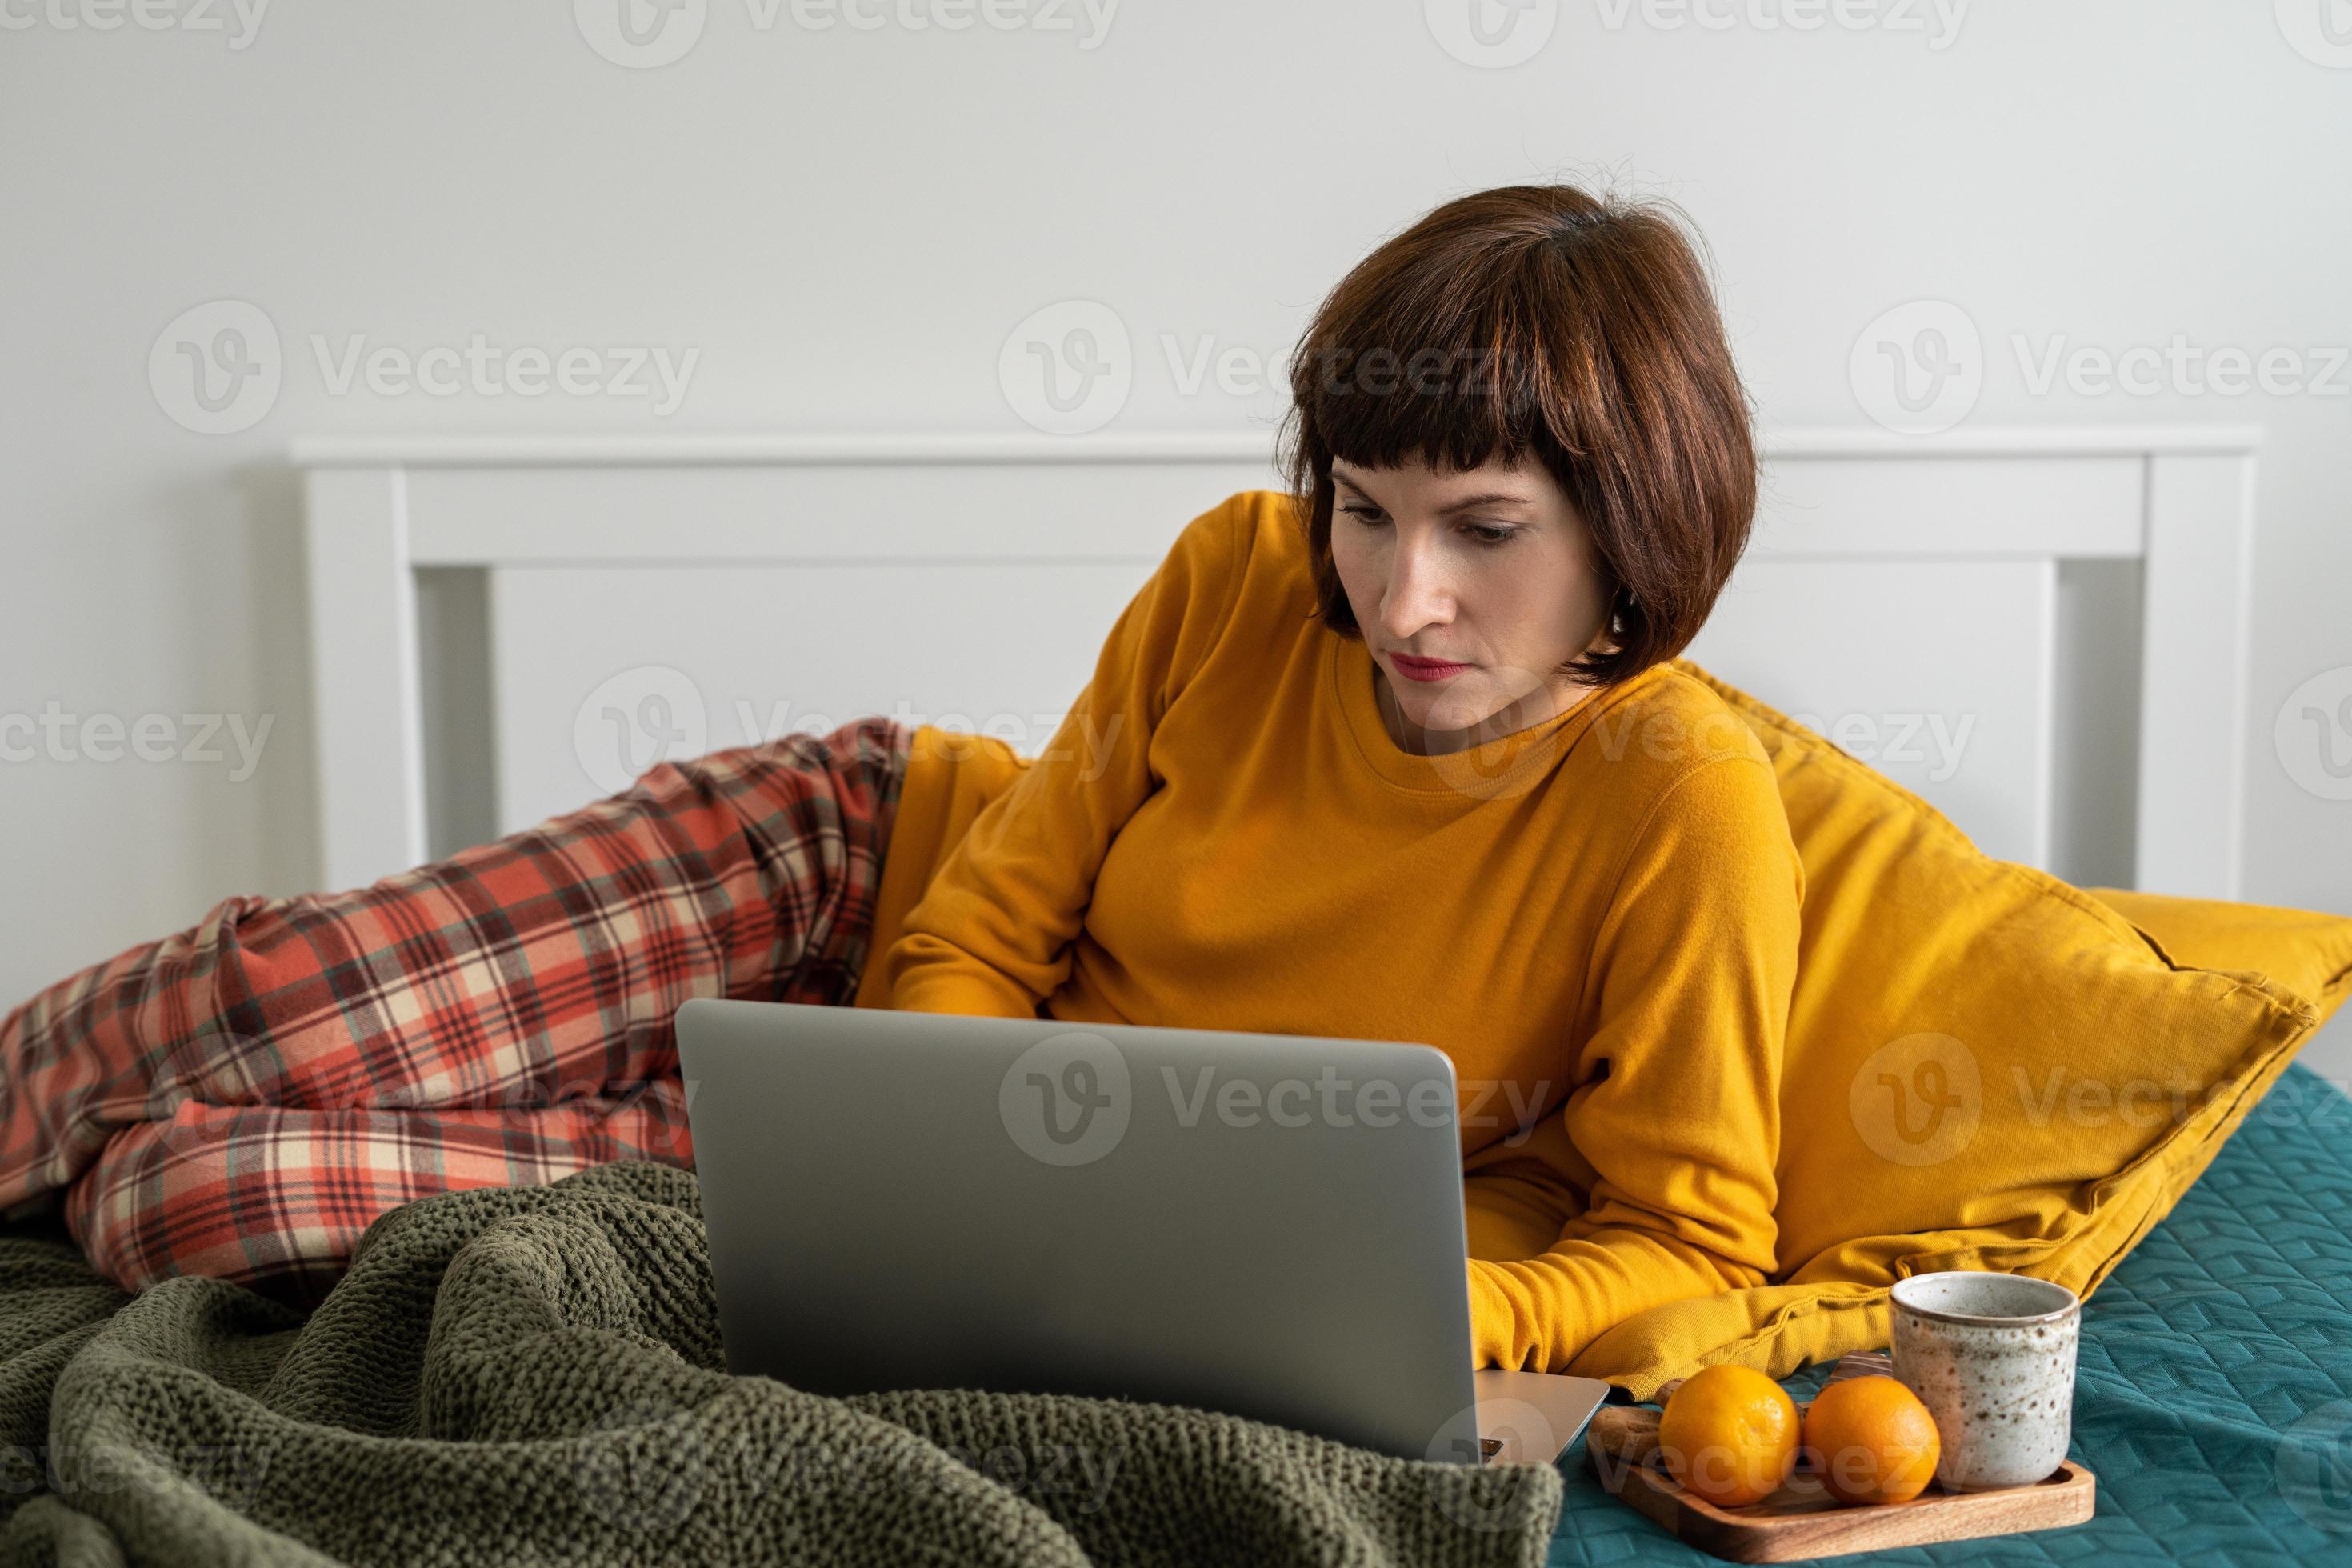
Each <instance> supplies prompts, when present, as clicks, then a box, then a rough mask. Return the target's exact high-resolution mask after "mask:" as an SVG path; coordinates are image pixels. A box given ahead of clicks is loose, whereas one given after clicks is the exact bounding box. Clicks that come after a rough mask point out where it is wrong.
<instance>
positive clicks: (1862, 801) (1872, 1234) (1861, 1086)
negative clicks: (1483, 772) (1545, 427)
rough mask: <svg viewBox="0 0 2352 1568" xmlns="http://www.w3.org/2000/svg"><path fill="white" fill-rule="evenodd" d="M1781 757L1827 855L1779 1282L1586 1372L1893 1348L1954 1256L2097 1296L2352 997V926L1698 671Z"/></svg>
mask: <svg viewBox="0 0 2352 1568" xmlns="http://www.w3.org/2000/svg"><path fill="white" fill-rule="evenodd" d="M1677 663H1678V664H1680V665H1681V666H1682V667H1683V668H1685V670H1686V671H1688V673H1690V674H1691V675H1693V676H1696V677H1697V678H1698V679H1703V680H1706V682H1707V683H1708V684H1709V685H1710V686H1712V687H1714V688H1715V689H1716V690H1717V692H1718V693H1720V694H1721V695H1722V697H1723V698H1724V700H1726V701H1727V702H1728V703H1730V704H1731V705H1732V707H1733V708H1734V709H1735V710H1738V712H1739V713H1741V714H1742V716H1743V717H1745V718H1746V719H1747V721H1748V724H1749V726H1750V727H1751V728H1752V729H1754V730H1755V731H1756V732H1757V734H1758V736H1759V739H1761V740H1762V742H1763V743H1764V746H1765V748H1766V750H1767V751H1768V752H1769V753H1770V754H1771V757H1772V763H1773V768H1774V771H1775V772H1776V773H1777V774H1778V775H1779V778H1780V798H1781V803H1782V805H1783V806H1784V807H1785V808H1786V809H1787V811H1788V814H1789V825H1790V829H1791V831H1792V833H1793V835H1794V837H1795V839H1796V843H1797V848H1798V852H1799V854H1800V856H1801V858H1802V859H1803V861H1804V866H1805V878H1806V883H1805V907H1804V934H1803V938H1802V946H1801V950H1800V955H1799V960H1798V974H1797V985H1796V993H1795V995H1794V997H1793V999H1792V1001H1791V1004H1790V1026H1789V1040H1788V1058H1787V1067H1786V1076H1785V1078H1784V1080H1783V1088H1782V1093H1781V1152H1780V1167H1779V1174H1780V1203H1779V1207H1778V1209H1777V1210H1776V1214H1777V1216H1778V1218H1779V1220H1780V1270H1779V1272H1778V1273H1776V1275H1775V1276H1774V1279H1775V1283H1773V1284H1771V1285H1768V1286H1764V1287H1761V1288H1759V1289H1752V1290H1738V1291H1731V1292H1727V1293H1726V1294H1724V1295H1721V1296H1717V1297H1712V1298H1708V1299H1706V1300H1698V1301H1687V1302H1677V1303H1675V1304H1673V1305H1671V1306H1667V1307H1662V1308H1658V1309H1656V1310H1653V1311H1650V1312H1646V1313H1643V1315H1641V1316H1640V1317H1637V1318H1634V1319H1633V1320H1631V1321H1627V1322H1625V1323H1622V1324H1620V1325H1618V1326H1617V1327H1616V1328H1615V1329H1612V1331H1610V1332H1608V1333H1607V1334H1604V1335H1602V1336H1601V1338H1600V1339H1599V1340H1597V1341H1595V1342H1593V1343H1592V1344H1591V1345H1589V1346H1588V1347H1586V1349H1585V1351H1584V1352H1583V1354H1582V1355H1580V1357H1579V1358H1578V1360H1577V1362H1576V1363H1574V1366H1573V1368H1572V1370H1574V1371H1576V1372H1579V1373H1585V1374H1586V1375H1589V1376H1595V1377H1605V1378H1608V1379H1610V1380H1611V1381H1612V1382H1617V1383H1620V1384H1624V1385H1625V1386H1626V1387H1627V1388H1629V1389H1630V1390H1631V1391H1632V1392H1633V1394H1634V1396H1635V1397H1637V1398H1649V1397H1651V1396H1652V1395H1653V1394H1655V1392H1656V1390H1657V1388H1658V1385H1659V1384H1663V1383H1664V1382H1665V1381H1667V1380H1668V1379H1670V1378H1675V1377H1680V1376H1684V1375H1686V1374H1688V1373H1691V1372H1694V1371H1696V1369H1697V1368H1698V1367H1700V1366H1703V1365H1708V1364H1712V1363H1717V1362H1736V1363H1740V1364H1743V1365H1748V1366H1753V1367H1757V1368H1759V1369H1760V1370H1762V1371H1765V1372H1769V1373H1771V1374H1773V1375H1774V1376H1782V1375H1785V1374H1787V1373H1790V1372H1793V1371H1794V1370H1796V1369H1797V1368H1798V1367H1800V1366H1802V1365H1804V1364H1806V1363H1810V1362H1816V1361H1825V1360H1829V1359H1832V1358H1834V1357H1836V1356H1839V1355H1842V1354H1843V1353H1844V1352H1847V1351H1850V1350H1868V1349H1874V1348H1877V1347H1881V1346H1884V1345H1885V1343H1886V1342H1887V1337H1888V1327H1887V1316H1886V1287H1887V1286H1888V1285H1890V1284H1892V1283H1893V1282H1894V1281H1895V1279H1901V1278H1904V1277H1905V1276H1906V1275H1910V1274H1916V1273H1926V1272H1928V1271H1930V1270H1934V1269H1939V1268H1990V1269H2000V1270H2004V1271H2008V1272H2012V1273H2020V1274H2031V1275H2034V1276H2037V1277H2040V1278H2042V1279H2054V1280H2057V1281H2059V1282H2060V1283H2062V1284H2064V1285H2066V1286H2068V1287H2070V1288H2072V1289H2074V1290H2076V1291H2078V1292H2081V1293H2083V1294H2084V1295H2085V1296H2087V1295H2089V1294H2090V1293H2091V1292H2092V1291H2093V1290H2094V1289H2095V1288H2096V1287H2097V1286H2098V1284H2099V1283H2100V1282H2101V1281H2102V1280H2104V1279H2105V1278H2106V1276H2107V1274H2108V1271H2109V1270H2111V1269H2112V1268H2114V1267H2115V1265H2116V1262H2117V1261H2119V1260H2120V1259H2121V1258H2123V1257H2124V1255H2125V1254H2126V1252H2128V1251H2129V1250H2130V1249H2131V1248H2132V1247H2133V1246H2135V1245H2136V1244H2137V1242H2138V1241H2139V1239H2140V1237H2143V1236H2145V1235H2147V1232H2148V1230H2149V1229H2150V1227H2152V1226H2154V1225H2155V1224H2156V1223H2157V1222H2158V1220H2160V1219H2162V1218H2163V1217H2164V1215H2166V1214H2167V1213H2168V1212H2169V1211H2170V1209H2171V1207H2172V1205H2173V1204H2174V1203H2175V1202H2177V1201H2178V1200H2179V1196H2180V1194H2182V1193H2183V1192H2185V1191H2187V1190H2188V1188H2189V1184H2190V1183H2192V1182H2194V1181H2195V1180H2196V1179H2197V1177H2198V1175H2199V1174H2200V1173H2202V1172H2203V1170H2204V1169H2205V1167H2206V1165H2207V1164H2208V1163H2210V1162H2211V1160H2212V1158H2213V1156H2214V1154H2215V1153H2216V1152H2219V1150H2220V1148H2221V1144H2222V1143H2223V1142H2225V1141H2226V1140H2227V1139H2228V1137H2229V1135H2230V1134H2231V1132H2232V1131H2235V1129H2236V1127H2237V1124H2238V1121H2239V1120H2240V1119H2241V1118H2242V1116H2243V1115H2244V1114H2245V1113H2246V1111H2247V1110H2249V1109H2251V1108H2252V1105H2253V1103H2254V1102H2255V1101H2256V1100H2259V1099H2260V1098H2261V1096H2262V1094H2263V1090H2265V1089H2268V1088H2269V1087H2270V1085H2271V1083H2272V1081H2273V1079H2276V1078H2277V1077H2278V1075H2279V1074H2280V1073H2281V1072H2283V1071H2284V1070H2285V1068H2286V1066H2287V1064H2288V1063H2289V1062H2290V1061H2292V1060H2293V1059H2294V1053H2295V1051H2296V1050H2297V1049H2298V1048H2299V1047H2301V1046H2302V1045H2303V1043H2304V1042H2305V1040H2307V1039H2308V1038H2310V1037H2311V1036H2312V1034H2313V1033H2314V1032H2315V1030H2316V1029H2317V1028H2318V1026H2319V1025H2320V1024H2321V1023H2322V1022H2323V1021H2324V1020H2325V1019H2326V1016H2328V1015H2329V1014H2330V1013H2332V1012H2333V1011H2334V1010H2335V1008H2336V1006H2337V1005H2340V1004H2341V1002H2342V1001H2343V999H2344V995H2345V994H2346V991H2347V986H2352V920H2347V919H2344V918H2342V917H2339V916H2334V915H2323V914H2312V913H2307V912H2305V911H2301V910H2273V909H2265V908H2262V907H2259V906H2254V905H2247V904H2234V903H2221V902H2213V901H2208V900H2190V899H2171V898H2163V897H2159V896H2157V895H2152V894H2144V893H2131V892H2124V891H2108V890H2104V889H2103V890H2102V891H2101V892H2100V894H2099V895H2098V896H2096V897H2095V896H2094V895H2093V894H2091V893H2089V892H2085V891H2084V890H2083V889H2078V888H2074V887H2071V886H2069V885H2068V884H2066V883H2065V882H2063V881H2061V880H2059V879H2057V878H2054V877H2052V876H2049V875H2047V874H2046V873H2043V872H2042V871H2038V870H2035V869H2033V868H2031V867H2027V866H2021V865H2017V864H2014V863H2012V862H2009V861H2001V860H1994V859H1991V858H1988V857H1986V856H1984V855H1983V854H1981V853H1979V851H1978V850H1977V848H1976V847H1975V846H1974V845H1972V844H1971V843H1970V842H1969V839H1968V837H1966V836H1965V835H1964V834H1962V833H1961V832H1960V831H1959V830H1958V828H1956V827H1954V826H1952V825H1951V823H1950V822H1948V820H1946V818H1945V817H1944V816H1942V815H1941V814H1940V813H1938V812H1937V810H1936V809H1935V808H1934V807H1933V806H1931V805H1928V804H1927V802H1925V801H1923V800H1921V799H1919V798H1918V797H1917V796H1916V795H1912V794H1910V793H1909V792H1908V791H1906V790H1905V789H1903V788H1902V787H1901V786H1899V785H1897V784H1895V783H1894V782H1893V781H1892V780H1889V779H1888V778H1886V777H1885V775H1884V774H1881V773H1877V772H1876V771H1874V770H1873V769H1872V768H1870V767H1868V766H1866V765H1864V763H1861V762H1860V761H1858V760H1856V759H1855V758H1853V756H1851V755H1849V754H1847V753H1846V752H1843V751H1841V750H1840V749H1839V748H1838V747H1836V746H1835V745H1833V744H1832V743H1831V742H1829V741H1827V740H1825V739H1823V738H1822V737H1821V736H1819V735H1817V734H1815V733H1814V732H1813V731H1810V730H1807V729H1805V728H1803V727H1802V726H1801V725H1798V724H1796V723H1795V722H1793V721H1790V720H1789V719H1788V718H1786V717H1784V716H1783V715H1781V714H1780V713H1778V712H1776V711H1774V710H1772V709H1770V708H1769V707H1767V706H1765V705H1764V704H1763V703H1761V702H1759V701H1757V700H1755V699H1753V698H1751V697H1748V696H1747V695H1746V694H1745V693H1743V692H1740V691H1738V690H1736V689H1732V688H1731V687H1728V686H1727V685H1725V684H1724V683H1723V682H1721V681H1719V680H1717V679H1714V678H1713V677H1711V676H1708V675H1707V674H1706V672H1705V671H1704V670H1702V669H1700V668H1698V667H1697V666H1696V665H1693V664H1691V663H1689V661H1687V660H1678V661H1677Z"/></svg>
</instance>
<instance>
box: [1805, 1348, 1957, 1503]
mask: <svg viewBox="0 0 2352 1568" xmlns="http://www.w3.org/2000/svg"><path fill="white" fill-rule="evenodd" d="M1804 1446H1805V1447H1806V1448H1807V1449H1808V1450H1810V1454H1809V1457H1810V1458H1811V1461H1812V1466H1813V1470H1814V1473H1815V1474H1817V1475H1819V1476H1820V1477H1821V1478H1822V1488H1823V1489H1825V1490H1826V1491H1827V1492H1828V1493H1829V1494H1830V1496H1832V1497H1833V1498H1835V1499H1837V1500H1838V1501H1840V1502H1909V1501H1910V1500H1912V1499H1913V1498H1915V1497H1917V1496H1918V1495H1919V1494H1920V1493H1921V1492H1923V1491H1925V1490H1927V1483H1928V1482H1929V1481H1931V1480H1933V1479H1935V1477H1936V1460H1937V1457H1938V1456H1939V1455H1941V1454H1942V1452H1943V1442H1942V1440H1941V1439H1940V1438H1939V1437H1938V1436H1937V1433H1936V1418H1935V1417H1934V1416H1933V1415H1929V1414H1928V1413H1927V1406H1926V1405H1922V1404H1920V1403H1919V1396H1918V1395H1917V1394H1914V1393H1912V1392H1911V1391H1910V1390H1909V1389H1908V1388H1906V1387H1905V1386H1904V1385H1903V1384H1900V1383H1897V1382H1896V1381H1895V1379H1893V1378H1891V1377H1878V1376H1872V1377H1849V1378H1846V1379H1844V1380H1843V1381H1842V1382H1838V1383H1832V1384H1829V1385H1828V1386H1827V1387H1825V1388H1823V1389H1822V1391H1821V1393H1820V1394H1816V1395H1815V1396H1814V1398H1813V1403H1812V1404H1811V1405H1810V1406H1808V1407H1807V1409H1806V1411H1805V1428H1804Z"/></svg>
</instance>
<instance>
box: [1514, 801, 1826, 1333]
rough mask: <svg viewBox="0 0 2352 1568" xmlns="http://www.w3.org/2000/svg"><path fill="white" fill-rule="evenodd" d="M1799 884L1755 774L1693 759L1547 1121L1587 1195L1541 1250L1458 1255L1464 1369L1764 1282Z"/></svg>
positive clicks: (1617, 919)
mask: <svg viewBox="0 0 2352 1568" xmlns="http://www.w3.org/2000/svg"><path fill="white" fill-rule="evenodd" d="M1803 891H1804V869H1803V865H1802V862H1801V861H1800V860H1799V858H1798V857H1797V851H1796V846H1795V843H1794V840H1793V839H1792V838H1791V837H1790V831H1789V826H1788V819H1787V816H1786V815H1785V813H1784V812H1783V811H1782V809H1781V805H1780V792H1779V787H1778V784H1777V783H1776V781H1775V779H1774V776H1773V773H1772V770H1771V766H1770V764H1769V763H1768V762H1765V761H1763V760H1762V759H1761V758H1760V757H1752V756H1748V755H1733V756H1727V757H1722V758H1718V759H1716V760H1713V761H1710V762H1706V763H1700V764H1699V765H1698V766H1697V767H1696V768H1694V769H1693V770H1692V771H1691V772H1689V773H1685V774H1684V775H1683V776H1682V777H1681V778H1680V779H1678V780H1676V781H1675V783H1674V784H1672V785H1671V786H1669V787H1668V789H1667V790H1666V792H1665V793H1664V795H1662V796H1661V797H1660V800H1659V802H1658V804H1657V805H1656V806H1655V807H1654V809H1653V811H1652V813H1651V816H1650V817H1649V820H1648V821H1647V822H1646V823H1645V824H1644V825H1643V828H1642V829H1641V830H1640V833H1639V834H1638V836H1637V837H1636V839H1635V842H1634V845H1633V848H1632V850H1631V851H1630V852H1629V854H1628V856H1627V859H1626V863H1625V866H1624V868H1623V870H1622V873H1621V875H1620V877H1619V879H1618V886H1617V890H1616V893H1615V896H1614V897H1613V898H1612V900H1611V902H1610V905H1609V908H1608V911H1607V913H1606V914H1605V915H1604V916H1603V919H1602V924H1601V930H1600V932H1599V936H1598V939H1597V941H1596V943H1595V947H1594V951H1593V954H1592V963H1593V975H1594V983H1595V984H1597V985H1598V987H1599V991H1598V996H1599V1003H1598V1009H1597V1023H1596V1024H1595V1026H1592V1027H1591V1030H1590V1033H1589V1037H1588V1039H1587V1040H1586V1041H1585V1043H1584V1045H1583V1047H1582V1048H1581V1049H1580V1051H1579V1053H1578V1058H1577V1062H1576V1068H1577V1073H1576V1078H1575V1080H1574V1081H1575V1082H1576V1083H1577V1084H1578V1086H1579V1087H1578V1088H1577V1089H1574V1090H1573V1091H1572V1092H1571V1093H1570V1096H1569V1099H1568V1102H1567V1105H1566V1106H1565V1107H1564V1109H1563V1110H1562V1112H1561V1115H1562V1116H1563V1117H1564V1119H1565V1122H1566V1132H1567V1140H1568V1142H1569V1144H1570V1146H1571V1148H1572V1149H1573V1151H1574V1152H1575V1155H1576V1156H1577V1157H1578V1158H1579V1161H1580V1163H1581V1164H1584V1165H1588V1166H1589V1167H1590V1173H1589V1174H1590V1187H1591V1192H1590V1201H1589V1203H1588V1204H1586V1205H1584V1212H1582V1213H1581V1214H1580V1215H1576V1216H1575V1217H1573V1218H1571V1219H1570V1220H1569V1221H1568V1223H1567V1224H1566V1225H1565V1226H1563V1227H1562V1228H1561V1230H1560V1233H1559V1239H1558V1240H1557V1241H1555V1242H1554V1243H1553V1244H1552V1245H1551V1246H1550V1247H1549V1248H1548V1249H1547V1250H1546V1251H1545V1252H1544V1253H1543V1254H1542V1255H1541V1256H1539V1257H1536V1258H1526V1259H1522V1260H1518V1261H1513V1262H1493V1261H1486V1260H1483V1259H1474V1260H1472V1262H1471V1265H1470V1296H1471V1320H1472V1341H1473V1350H1474V1353H1475V1358H1476V1360H1475V1364H1477V1365H1479V1366H1500V1367H1510V1368H1520V1369H1526V1370H1530V1371H1537V1372H1560V1371H1564V1370H1566V1369H1567V1367H1568V1366H1569V1363H1571V1362H1572V1361H1574V1360H1575V1358H1576V1357H1577V1355H1578V1353H1579V1352H1581V1351H1582V1350H1583V1348H1584V1347H1585V1346H1586V1345H1587V1344H1589V1343H1591V1342H1592V1341H1593V1340H1594V1339H1596V1338H1598V1337H1599V1336H1600V1335H1601V1334H1602V1333H1604V1332H1606V1331H1608V1330H1610V1329H1611V1328H1613V1327H1615V1326H1616V1325H1617V1324H1619V1323H1621V1322H1623V1321H1626V1320H1627V1319H1629V1318H1631V1317H1633V1316H1634V1315H1635V1314H1636V1313H1639V1312H1643V1311H1645V1310H1649V1309H1650V1308H1652V1307H1656V1306H1660V1305H1663V1304H1664V1303H1666V1302H1670V1301H1676V1300H1688V1299H1691V1298H1696V1297H1703V1296H1710V1295H1714V1294H1717V1292H1720V1291H1724V1290H1731V1289H1743V1288H1746V1287H1749V1286H1755V1285H1760V1284H1762V1283H1764V1281H1765V1279H1766V1278H1767V1276H1768V1275H1769V1273H1770V1272H1771V1270H1772V1268H1773V1267H1774V1256H1773V1252H1774V1247H1775V1244H1776V1242H1777V1240H1778V1233H1777V1227H1776V1226H1775V1223H1774V1220H1773V1217H1772V1210H1773V1205H1774V1202H1775V1199H1776V1197H1777V1195H1778V1194H1777V1187H1776V1181H1775V1177H1774V1174H1773V1171H1774V1166H1775V1164H1776V1163H1777V1162H1778V1159H1779V1155H1780V1068H1781V1047H1782V1043H1783V1041H1784V1039H1785V1037H1786V1035H1787V1030H1788V1018H1789V1003H1790V993H1791V991H1792V990H1793V988H1794V986H1795V984H1796V972H1797V946H1798V935H1799V911H1800V908H1801V902H1802V900H1803ZM1559 1178H1560V1179H1559V1185H1560V1186H1561V1187H1563V1188H1569V1187H1572V1186H1574V1185H1577V1184H1578V1183H1575V1182H1573V1181H1571V1180H1570V1178H1569V1177H1568V1176H1567V1175H1566V1173H1559ZM1547 1184H1548V1183H1547ZM1565 1206H1566V1207H1567V1209H1569V1210H1570V1212H1572V1211H1573V1210H1574V1208H1575V1207H1576V1205H1574V1204H1573V1203H1570V1204H1568V1205H1565Z"/></svg>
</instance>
